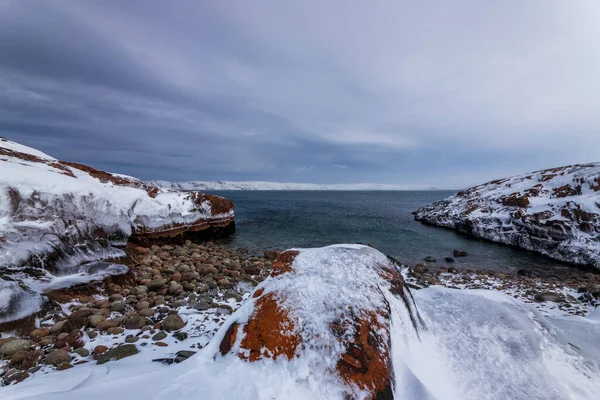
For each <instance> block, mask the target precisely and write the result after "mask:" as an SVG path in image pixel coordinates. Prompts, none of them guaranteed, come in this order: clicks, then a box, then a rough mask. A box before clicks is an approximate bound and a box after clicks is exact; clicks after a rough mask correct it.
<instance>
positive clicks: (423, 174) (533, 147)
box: [0, 0, 600, 187]
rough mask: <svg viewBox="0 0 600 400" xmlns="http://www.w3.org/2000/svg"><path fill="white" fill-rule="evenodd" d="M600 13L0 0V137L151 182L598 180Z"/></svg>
mask: <svg viewBox="0 0 600 400" xmlns="http://www.w3.org/2000/svg"><path fill="white" fill-rule="evenodd" d="M598 21H600V1H597V0H577V1H563V0H559V1H554V0H528V1H523V0H505V1H480V0H477V1H475V0H473V1H467V0H454V1H445V0H438V1H428V0H424V1H404V0H389V1H388V0H379V1H357V0H356V1H352V0H347V1H341V0H340V1H337V0H326V1H323V0H318V1H313V0H303V1H293V2H292V1H282V0H253V1H231V0H229V1H228V0H206V1H185V0H180V1H158V0H156V1H152V0H140V1H122V0H118V1H117V0H114V1H113V0H103V1H67V0H57V1H52V2H50V1H36V0H28V1H21V0H0V136H4V137H6V138H9V139H12V140H15V141H17V142H20V143H23V144H26V145H29V146H32V147H35V148H38V149H40V150H42V151H44V152H46V153H48V154H50V155H52V156H54V157H56V158H59V159H65V160H70V161H76V162H81V163H85V164H88V165H92V166H94V167H97V168H101V169H104V170H108V171H111V172H120V173H124V174H128V175H133V176H137V177H139V178H141V179H163V180H171V181H183V180H205V181H206V180H236V181H245V180H267V181H280V182H313V183H357V182H378V183H392V184H406V185H425V186H436V187H464V186H468V185H471V184H477V183H481V182H484V181H489V180H491V179H495V178H500V177H504V176H508V175H512V174H517V173H524V172H528V171H531V170H537V169H542V168H546V167H554V166H560V165H565V164H571V163H584V162H592V161H600V24H599V23H598Z"/></svg>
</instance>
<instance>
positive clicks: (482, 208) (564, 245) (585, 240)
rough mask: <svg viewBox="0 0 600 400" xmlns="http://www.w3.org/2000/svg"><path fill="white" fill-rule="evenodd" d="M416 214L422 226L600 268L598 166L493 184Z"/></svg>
mask: <svg viewBox="0 0 600 400" xmlns="http://www.w3.org/2000/svg"><path fill="white" fill-rule="evenodd" d="M414 214H415V219H417V220H418V221H422V222H423V223H427V224H432V225H437V226H442V227H447V228H453V229H456V230H457V231H459V232H461V233H465V234H468V235H472V236H476V237H479V238H483V239H488V240H491V241H494V242H499V243H504V244H507V245H511V246H517V247H521V248H524V249H528V250H533V251H537V252H539V253H542V254H545V255H548V256H550V257H552V258H555V259H557V260H561V261H566V262H570V263H574V264H587V265H593V266H595V267H599V268H600V163H592V164H578V165H569V166H566V167H559V168H553V169H547V170H543V171H536V172H532V173H529V174H525V175H520V176H514V177H511V178H505V179H499V180H495V181H492V182H488V183H485V184H482V185H479V186H475V187H472V188H470V189H466V190H463V191H461V192H458V193H457V194H456V195H454V196H452V197H449V198H447V199H445V200H442V201H439V202H436V203H434V204H431V205H429V206H426V207H423V208H421V209H419V210H417V211H415V213H414Z"/></svg>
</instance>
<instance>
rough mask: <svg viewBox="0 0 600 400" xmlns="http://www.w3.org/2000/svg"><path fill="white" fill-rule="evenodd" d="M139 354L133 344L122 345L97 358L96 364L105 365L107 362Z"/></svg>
mask: <svg viewBox="0 0 600 400" xmlns="http://www.w3.org/2000/svg"><path fill="white" fill-rule="evenodd" d="M139 352H140V351H139V350H138V348H137V347H136V346H135V344H123V345H121V346H118V347H115V348H114V349H110V350H108V351H107V352H105V353H103V354H102V355H100V356H99V357H98V358H97V364H105V363H107V362H109V361H116V360H120V359H122V358H125V357H130V356H133V355H135V354H137V353H139Z"/></svg>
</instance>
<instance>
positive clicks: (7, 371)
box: [0, 241, 600, 385]
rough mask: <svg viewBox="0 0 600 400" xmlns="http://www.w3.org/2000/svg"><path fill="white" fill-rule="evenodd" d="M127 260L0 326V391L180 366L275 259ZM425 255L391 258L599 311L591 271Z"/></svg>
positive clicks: (159, 255)
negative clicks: (51, 377) (81, 369)
mask: <svg viewBox="0 0 600 400" xmlns="http://www.w3.org/2000/svg"><path fill="white" fill-rule="evenodd" d="M126 254H127V255H126V257H124V258H122V259H120V260H118V262H120V263H123V264H124V265H126V266H127V267H129V270H130V272H129V273H128V274H126V275H122V276H118V277H109V278H107V279H105V280H104V281H101V282H92V283H88V284H84V285H79V286H74V287H71V288H67V289H60V290H56V291H52V292H48V293H46V296H47V297H48V300H49V301H48V302H47V303H46V305H45V306H44V307H43V309H42V310H41V311H40V312H38V313H37V314H35V315H32V316H30V317H28V318H25V319H22V320H19V321H15V322H11V323H5V324H0V332H2V333H1V335H2V336H1V337H0V355H1V357H2V359H1V361H0V379H2V384H3V385H8V384H13V383H18V382H20V381H22V380H24V379H26V378H28V377H29V376H31V375H32V374H45V373H48V372H50V371H52V370H64V369H69V368H72V367H75V366H77V365H81V364H86V363H97V364H103V363H106V362H109V361H111V360H119V359H121V358H125V357H130V356H134V355H136V357H140V356H139V355H137V354H138V353H141V354H142V355H143V354H146V358H149V360H148V361H149V362H150V361H155V362H162V363H165V364H172V363H179V362H181V361H184V360H185V359H187V358H188V357H190V356H191V355H193V354H195V352H196V351H197V350H198V349H200V348H202V347H204V346H205V345H207V344H208V343H209V342H210V341H211V339H212V338H213V336H214V334H215V333H216V332H217V330H218V328H219V327H220V326H221V325H223V324H224V323H226V321H227V320H228V317H229V315H230V314H231V313H232V312H234V311H235V310H236V309H238V308H239V307H240V305H241V304H242V303H243V302H244V300H246V299H247V298H248V297H249V296H250V293H251V292H252V291H253V289H254V287H255V286H256V285H257V284H258V283H259V282H261V281H263V280H264V279H265V278H266V277H267V276H268V275H269V274H270V272H271V269H272V267H273V262H274V260H275V259H276V258H277V256H278V254H279V253H278V252H277V251H274V250H268V251H265V252H264V255H261V256H256V255H250V254H248V250H247V249H244V248H239V249H231V248H227V247H224V246H221V245H218V244H217V245H215V244H214V243H212V242H207V243H204V244H194V243H192V242H189V241H188V242H186V244H184V245H181V246H173V245H163V246H151V247H149V248H145V247H138V246H135V245H130V246H129V247H128V248H127V249H126ZM459 255H460V253H459ZM426 259H427V260H428V261H425V262H423V263H421V264H417V265H414V266H405V265H402V264H400V263H398V262H396V265H397V266H399V267H400V270H401V271H402V274H403V276H404V279H405V281H406V283H407V285H409V286H410V287H411V288H413V289H420V288H424V287H428V286H443V287H448V288H456V289H488V290H497V291H501V292H503V293H506V294H508V295H510V296H512V297H514V298H517V299H519V300H521V301H523V302H525V303H531V304H533V305H535V306H536V308H538V309H539V310H540V311H541V312H542V313H545V314H552V315H586V314H587V313H588V312H590V311H591V310H593V309H594V307H596V306H598V305H600V274H599V273H596V272H594V271H592V272H590V271H587V272H586V271H585V270H581V269H576V268H573V269H565V270H556V271H553V272H549V273H548V274H547V275H546V276H543V277H542V276H533V275H532V274H531V273H529V272H527V271H519V273H517V274H509V273H506V272H499V271H489V270H471V269H458V268H456V267H453V266H447V265H446V266H438V265H437V263H436V262H435V261H434V260H433V259H432V258H431V257H426ZM394 261H395V260H394Z"/></svg>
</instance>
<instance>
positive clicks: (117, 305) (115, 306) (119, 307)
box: [110, 301, 125, 313]
mask: <svg viewBox="0 0 600 400" xmlns="http://www.w3.org/2000/svg"><path fill="white" fill-rule="evenodd" d="M110 311H115V312H120V313H122V312H123V311H125V303H123V302H122V301H115V302H114V303H111V304H110Z"/></svg>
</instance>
